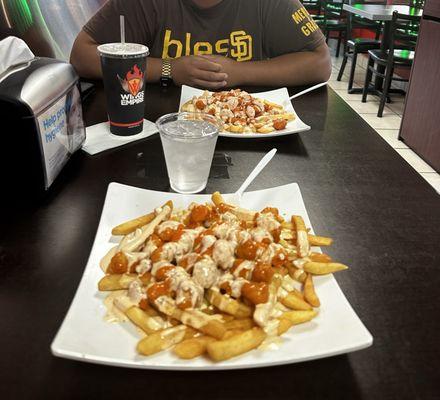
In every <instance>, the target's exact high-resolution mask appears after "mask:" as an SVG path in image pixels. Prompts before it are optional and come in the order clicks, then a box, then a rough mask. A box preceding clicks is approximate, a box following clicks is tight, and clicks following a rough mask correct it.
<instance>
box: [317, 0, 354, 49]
mask: <svg viewBox="0 0 440 400" xmlns="http://www.w3.org/2000/svg"><path fill="white" fill-rule="evenodd" d="M342 6H343V3H342V2H337V3H336V2H333V1H327V0H321V13H320V15H319V18H315V22H316V23H317V24H318V26H319V27H320V28H321V30H322V32H323V33H324V35H325V39H326V43H328V41H329V39H330V34H331V33H332V32H337V34H338V36H337V40H338V43H337V48H336V57H339V49H340V47H341V43H342V39H343V37H344V36H345V32H346V30H347V19H346V17H345V14H344V13H343V10H342Z"/></svg>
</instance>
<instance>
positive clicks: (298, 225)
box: [292, 215, 310, 257]
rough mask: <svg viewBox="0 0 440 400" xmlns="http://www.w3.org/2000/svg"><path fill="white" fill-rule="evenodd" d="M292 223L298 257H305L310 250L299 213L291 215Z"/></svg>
mask: <svg viewBox="0 0 440 400" xmlns="http://www.w3.org/2000/svg"><path fill="white" fill-rule="evenodd" d="M292 225H294V226H295V229H296V248H297V251H298V255H299V256H300V257H307V256H308V255H309V252H310V245H309V239H308V236H307V230H306V226H305V224H304V220H303V219H302V217H301V216H299V215H292Z"/></svg>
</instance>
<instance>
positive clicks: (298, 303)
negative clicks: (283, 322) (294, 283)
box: [280, 292, 312, 311]
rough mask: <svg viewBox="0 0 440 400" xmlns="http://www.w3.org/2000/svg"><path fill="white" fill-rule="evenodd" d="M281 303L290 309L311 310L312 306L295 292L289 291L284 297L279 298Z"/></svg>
mask: <svg viewBox="0 0 440 400" xmlns="http://www.w3.org/2000/svg"><path fill="white" fill-rule="evenodd" d="M280 301H281V303H282V304H284V305H285V306H286V307H289V308H291V309H292V310H304V311H306V310H312V306H311V305H310V304H308V303H307V302H305V301H304V300H302V299H301V298H299V297H298V296H297V295H296V294H295V293H292V292H290V293H289V294H288V295H287V296H286V297H283V298H281V299H280Z"/></svg>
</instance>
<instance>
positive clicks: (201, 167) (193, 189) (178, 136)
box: [157, 113, 218, 193]
mask: <svg viewBox="0 0 440 400" xmlns="http://www.w3.org/2000/svg"><path fill="white" fill-rule="evenodd" d="M188 114H190V113H175V114H169V115H165V116H163V117H161V118H159V120H158V121H157V126H158V128H159V132H160V137H161V140H162V146H163V150H164V153H165V161H166V164H167V171H168V176H169V178H170V186H171V188H172V189H173V190H174V191H176V192H179V193H197V192H200V191H202V190H203V189H204V188H205V187H206V184H207V181H208V176H209V171H210V169H211V163H212V157H213V155H214V149H215V144H216V142H217V137H218V121H217V120H216V118H215V117H213V116H210V115H206V118H205V117H203V119H195V120H194V119H187V118H188Z"/></svg>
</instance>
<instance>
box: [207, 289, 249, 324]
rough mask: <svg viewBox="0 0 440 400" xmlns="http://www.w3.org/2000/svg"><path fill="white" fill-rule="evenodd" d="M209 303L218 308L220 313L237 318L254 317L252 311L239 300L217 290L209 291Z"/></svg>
mask: <svg viewBox="0 0 440 400" xmlns="http://www.w3.org/2000/svg"><path fill="white" fill-rule="evenodd" d="M207 299H208V301H209V302H210V303H211V304H213V305H214V306H216V307H217V308H218V309H219V310H220V311H223V312H225V313H227V314H230V315H233V316H234V317H236V318H246V317H250V316H251V315H252V309H251V308H250V307H249V306H247V305H246V304H243V303H241V302H239V301H237V300H234V299H232V298H230V297H229V296H226V295H223V294H221V293H220V292H218V291H215V290H212V289H210V290H208V293H207Z"/></svg>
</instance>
